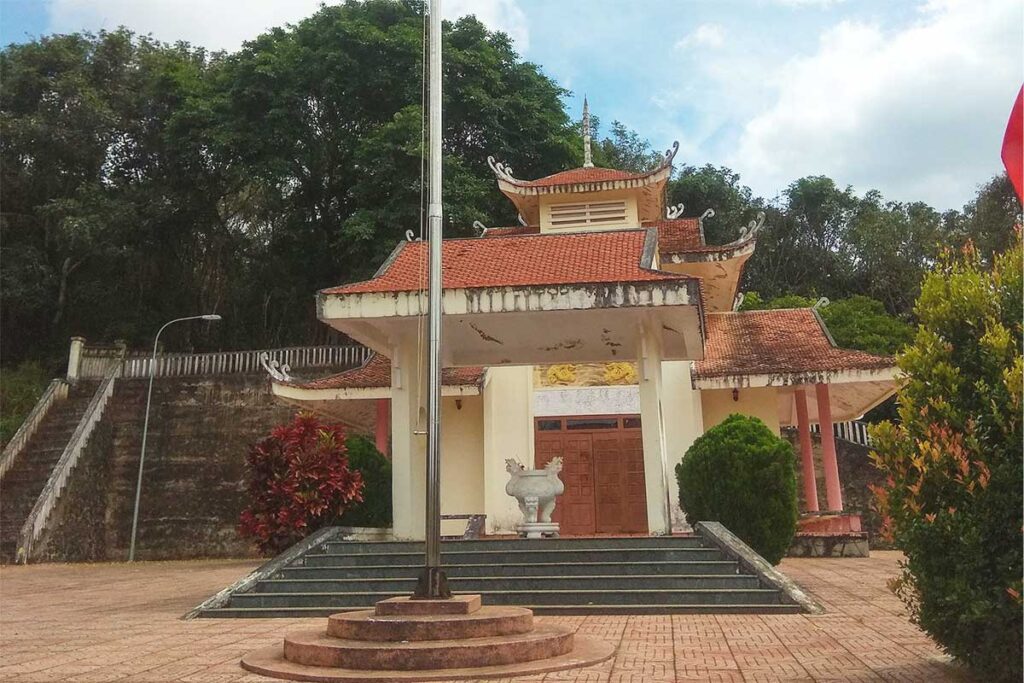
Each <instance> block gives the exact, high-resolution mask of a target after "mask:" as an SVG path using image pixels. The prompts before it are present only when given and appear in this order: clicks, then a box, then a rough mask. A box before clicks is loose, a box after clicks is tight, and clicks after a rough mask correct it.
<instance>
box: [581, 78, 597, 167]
mask: <svg viewBox="0 0 1024 683" xmlns="http://www.w3.org/2000/svg"><path fill="white" fill-rule="evenodd" d="M593 167H594V160H593V159H592V158H591V156H590V106H589V105H588V104H587V96H586V95H584V96H583V168H593Z"/></svg>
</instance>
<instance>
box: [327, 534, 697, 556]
mask: <svg viewBox="0 0 1024 683" xmlns="http://www.w3.org/2000/svg"><path fill="white" fill-rule="evenodd" d="M703 547H704V545H703V541H702V540H701V539H700V537H698V536H602V537H596V538H558V539H549V538H537V539H528V538H484V539H478V540H466V541H444V542H443V543H442V544H441V551H442V552H446V553H447V552H467V551H476V550H549V549H551V550H556V549H557V550H587V549H592V548H597V549H600V550H607V549H613V548H634V549H637V548H651V549H665V550H675V549H679V548H703ZM423 548H424V546H423V543H417V542H408V541H366V542H351V541H339V542H328V543H325V544H324V545H323V546H321V551H322V552H325V553H329V554H350V555H351V554H360V555H366V554H375V555H376V554H381V553H395V552H418V553H423Z"/></svg>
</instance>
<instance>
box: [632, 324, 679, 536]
mask: <svg viewBox="0 0 1024 683" xmlns="http://www.w3.org/2000/svg"><path fill="white" fill-rule="evenodd" d="M639 333H640V344H639V346H640V357H639V358H638V360H637V368H638V369H639V370H640V373H639V374H640V377H639V381H640V422H641V433H642V437H643V445H644V482H645V484H646V489H647V529H648V532H649V533H650V534H651V535H663V534H668V533H671V531H672V526H671V524H672V516H671V503H670V502H669V473H668V464H667V460H666V454H665V451H666V447H665V417H664V414H663V410H662V404H661V401H662V384H663V380H662V372H661V359H662V357H663V354H662V346H661V334H660V329H659V328H658V326H656V325H654V324H651V323H650V321H644V322H643V323H641V325H640V331H639Z"/></svg>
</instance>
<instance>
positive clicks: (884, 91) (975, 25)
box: [730, 0, 1024, 208]
mask: <svg viewBox="0 0 1024 683" xmlns="http://www.w3.org/2000/svg"><path fill="white" fill-rule="evenodd" d="M1021 20H1022V8H1021V5H1020V4H1019V1H1018V0H989V1H988V2H986V3H984V9H982V8H981V7H979V3H976V2H969V1H968V0H943V1H941V2H930V3H928V4H926V5H924V6H922V7H921V11H920V16H919V18H918V20H917V21H916V22H914V23H913V24H912V25H910V26H908V27H905V28H902V29H900V30H895V31H890V30H886V29H885V28H883V27H881V26H878V25H875V24H867V23H859V22H851V21H844V22H842V23H840V24H838V25H837V26H834V27H832V28H830V29H829V30H827V31H825V32H824V33H823V34H822V35H821V37H820V44H819V47H818V50H817V52H816V53H815V54H813V55H810V56H807V57H800V58H795V59H791V60H789V61H788V62H787V63H785V64H784V65H783V66H782V67H781V68H779V69H777V70H776V71H775V72H774V74H773V75H772V77H771V84H770V85H771V86H772V87H773V88H774V92H775V94H774V97H773V101H772V102H771V104H770V105H769V106H767V107H766V108H764V109H763V110H762V111H760V112H759V113H757V114H756V115H754V116H753V117H752V118H751V119H749V120H748V121H747V122H746V124H745V126H744V128H743V131H742V134H741V135H740V140H739V145H738V149H737V152H736V154H735V157H734V158H732V159H730V162H731V163H732V164H733V166H734V167H735V168H736V169H737V170H739V171H741V172H742V173H743V175H744V180H745V181H747V182H749V184H750V185H751V186H752V187H753V188H754V189H755V190H757V191H760V192H767V193H774V192H775V191H777V190H778V189H779V188H781V187H783V186H784V185H785V184H786V183H787V182H789V181H791V180H793V179H795V178H798V177H800V176H803V175H807V174H812V173H815V174H817V173H823V174H826V175H829V176H830V177H832V178H833V179H835V180H836V181H837V182H839V183H841V184H845V183H850V184H852V185H854V187H855V188H857V189H858V190H866V189H869V188H872V187H874V188H878V189H880V190H882V192H883V193H884V194H885V195H886V196H888V197H890V198H893V199H901V200H909V199H923V200H925V201H927V202H929V203H931V204H932V205H933V206H936V207H938V208H950V207H955V206H959V205H961V204H962V203H964V202H965V201H966V200H968V199H969V198H970V197H971V196H973V194H974V192H975V190H976V186H977V185H978V184H980V183H981V182H983V181H985V180H986V179H987V178H988V177H990V176H991V175H993V174H995V173H997V172H998V171H999V170H1000V169H1001V164H1000V161H999V148H1000V142H1001V139H1002V135H1003V131H1004V130H1005V127H1006V120H1007V117H1008V116H1009V112H1010V105H1011V104H1012V101H1013V98H1014V96H1015V95H1016V92H1017V89H1018V88H1019V87H1020V83H1021V79H1022V77H1024V72H1022V67H1021V57H1022V54H1021V44H1020V26H1021Z"/></svg>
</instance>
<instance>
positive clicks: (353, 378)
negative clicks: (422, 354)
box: [291, 353, 484, 389]
mask: <svg viewBox="0 0 1024 683" xmlns="http://www.w3.org/2000/svg"><path fill="white" fill-rule="evenodd" d="M483 374H484V369H483V368H480V367H466V368H445V369H444V370H442V371H441V383H442V384H445V385H448V386H462V385H477V384H480V380H481V378H482V377H483ZM291 384H293V385H294V386H297V387H301V388H303V389H378V388H382V387H390V386H391V359H390V358H387V357H386V356H382V355H380V354H379V353H375V354H373V355H372V356H370V357H369V358H368V359H367V360H366V362H365V363H363V364H362V365H361V366H359V367H358V368H354V369H352V370H346V371H345V372H341V373H338V374H337V375H330V376H328V377H321V378H320V379H314V380H311V381H309V382H292V383H291Z"/></svg>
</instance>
